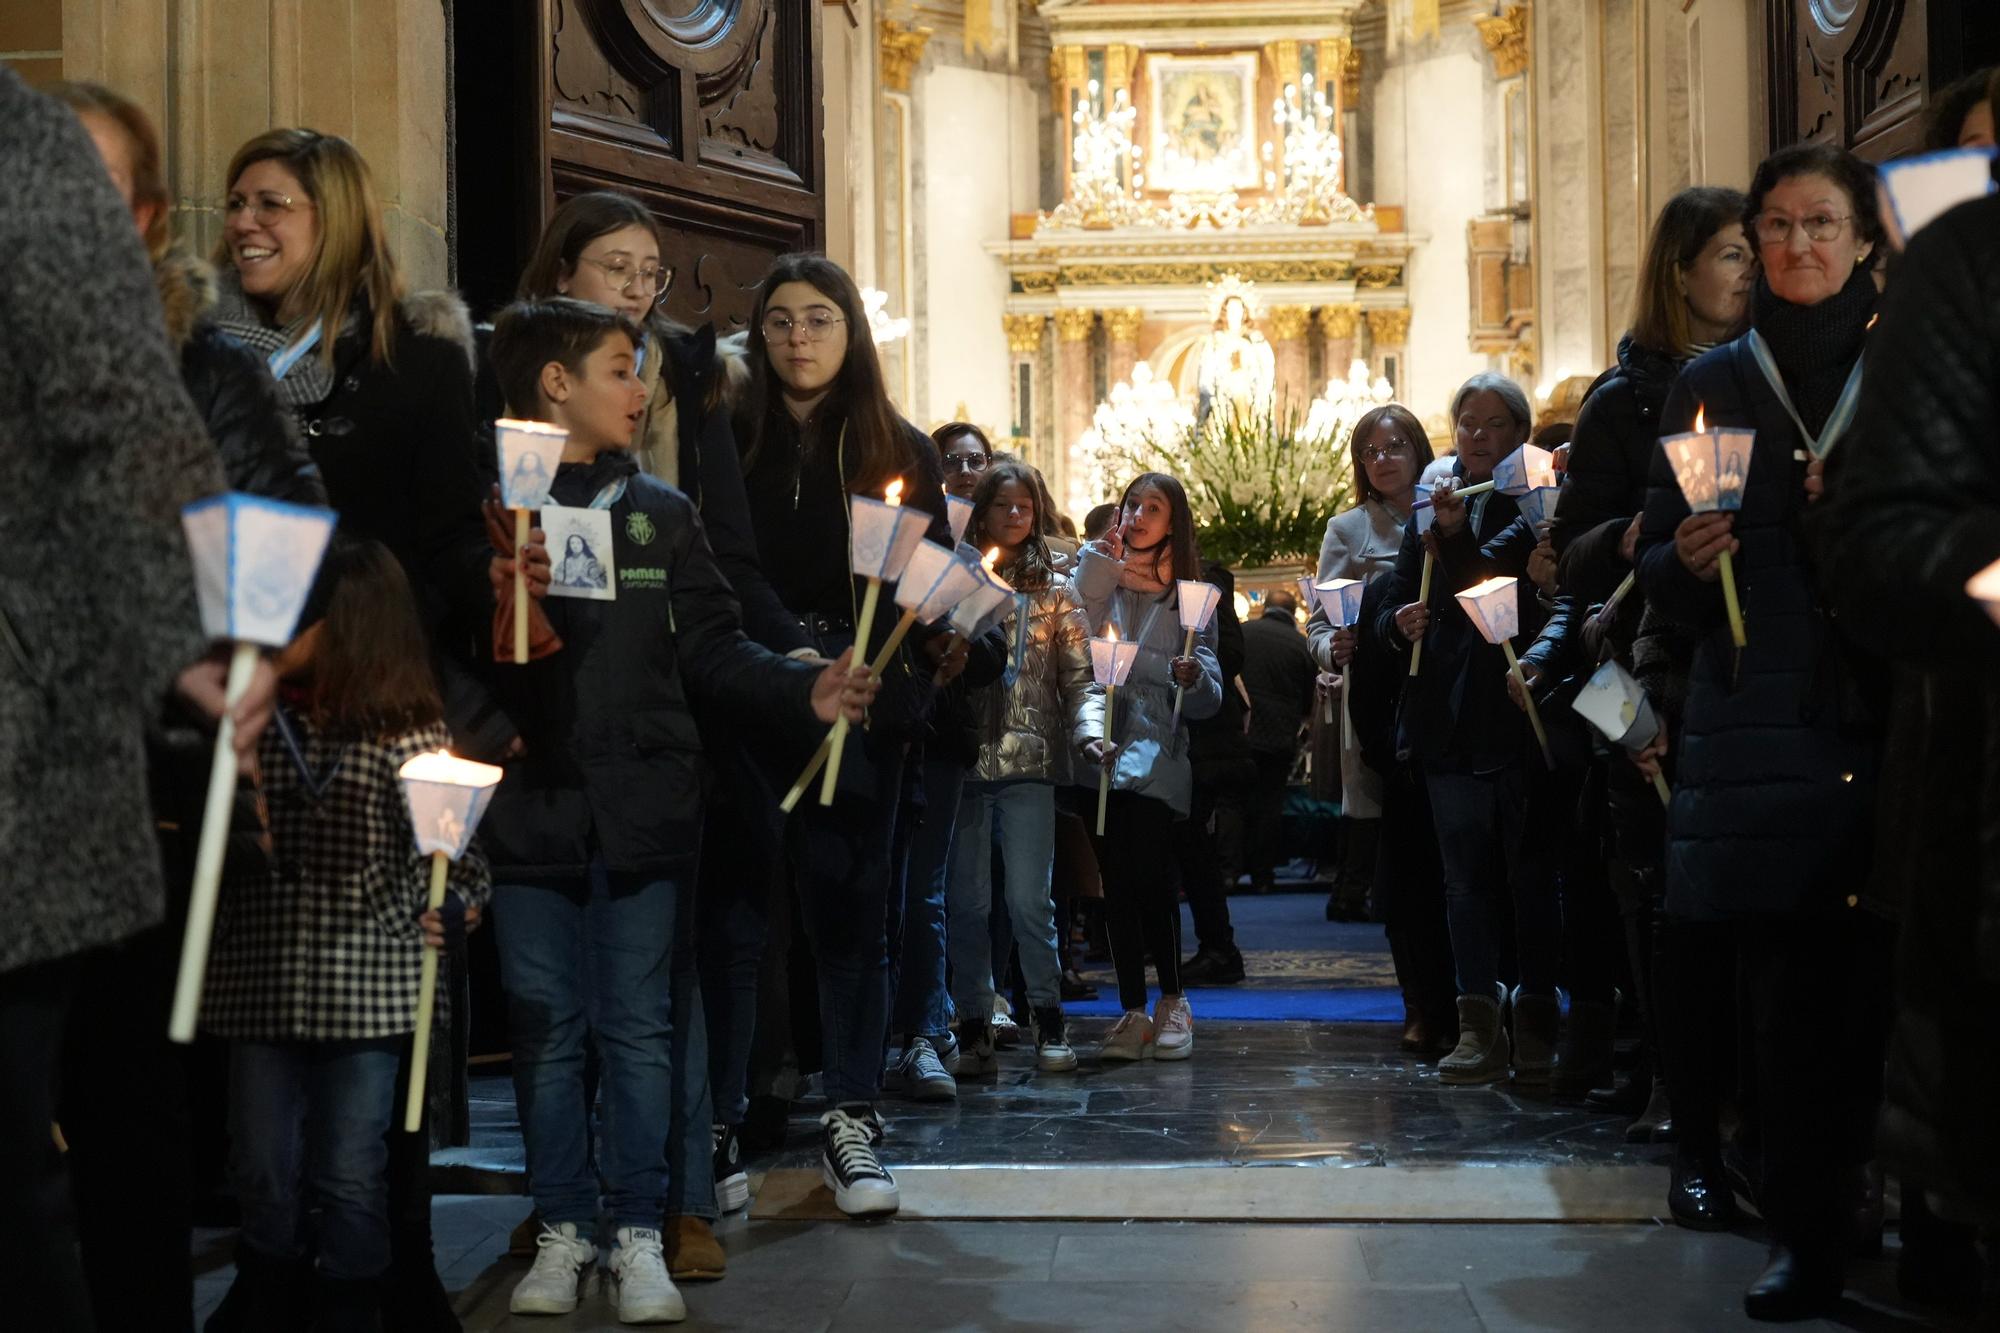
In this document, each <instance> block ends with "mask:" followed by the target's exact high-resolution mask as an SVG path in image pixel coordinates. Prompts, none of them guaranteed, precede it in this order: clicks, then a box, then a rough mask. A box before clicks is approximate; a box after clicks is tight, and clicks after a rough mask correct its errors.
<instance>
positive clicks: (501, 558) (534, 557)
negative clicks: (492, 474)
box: [481, 486, 555, 598]
mask: <svg viewBox="0 0 2000 1333" xmlns="http://www.w3.org/2000/svg"><path fill="white" fill-rule="evenodd" d="M481 509H482V511H483V512H484V514H485V516H486V539H487V540H488V541H490V542H492V543H493V550H494V552H495V555H494V557H493V560H492V562H491V563H490V564H489V565H488V566H487V568H486V578H487V581H488V582H490V583H491V584H492V585H493V595H494V596H495V597H511V596H513V595H514V561H515V560H516V559H517V558H518V559H520V560H522V561H525V562H526V564H527V570H528V596H530V597H537V598H539V597H546V596H548V595H549V579H550V578H551V577H552V576H553V574H554V572H555V571H554V568H553V566H552V565H551V564H550V563H549V546H548V542H549V535H548V534H547V533H546V532H544V531H542V529H540V528H530V529H529V530H528V544H527V545H526V546H523V547H522V548H521V550H520V551H519V553H518V554H517V553H516V552H515V550H514V523H513V517H512V511H510V510H508V509H504V508H502V507H501V504H500V488H499V487H498V486H495V487H494V488H493V494H491V495H489V496H487V497H486V502H485V503H484V504H483V505H482V506H481Z"/></svg>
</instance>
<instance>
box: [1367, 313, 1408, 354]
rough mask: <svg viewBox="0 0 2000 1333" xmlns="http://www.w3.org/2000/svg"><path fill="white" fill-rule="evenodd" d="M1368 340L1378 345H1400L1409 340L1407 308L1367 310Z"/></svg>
mask: <svg viewBox="0 0 2000 1333" xmlns="http://www.w3.org/2000/svg"><path fill="white" fill-rule="evenodd" d="M1368 341H1369V342H1371V343H1373V344H1375V345H1376V346H1378V347H1401V346H1403V345H1404V344H1405V343H1407V342H1409V341H1410V312H1409V310H1408V309H1407V308H1406V309H1402V310H1371V311H1369V312H1368Z"/></svg>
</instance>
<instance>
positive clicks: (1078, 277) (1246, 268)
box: [1018, 259, 1402, 292]
mask: <svg viewBox="0 0 2000 1333" xmlns="http://www.w3.org/2000/svg"><path fill="white" fill-rule="evenodd" d="M1365 271H1366V272H1372V273H1374V274H1375V275H1376V276H1377V277H1382V275H1384V274H1386V275H1388V276H1387V277H1382V281H1380V282H1378V283H1376V284H1374V285H1376V286H1382V287H1388V286H1393V285H1394V284H1395V282H1396V281H1397V280H1398V279H1400V278H1401V277H1402V269H1401V268H1397V267H1390V266H1386V265H1384V266H1378V267H1375V268H1371V269H1369V270H1365ZM1232 273H1233V274H1235V275H1236V276H1237V277H1239V278H1241V279H1243V281H1245V282H1263V283H1294V282H1345V281H1347V280H1348V279H1349V278H1351V277H1354V276H1355V273H1354V265H1352V264H1350V263H1349V262H1348V261H1346V260H1345V259H1265V260H1249V261H1237V262H1232V263H1227V264H1217V263H1209V262H1206V261H1201V260H1171V261H1162V262H1158V263H1148V262H1140V263H1135V264H1110V263H1106V264H1070V265H1065V266H1064V267H1063V268H1062V270H1061V272H1060V273H1059V274H1058V275H1057V277H1056V280H1055V284H1056V285H1059V286H1063V287H1185V286H1188V285H1190V284H1193V283H1206V282H1220V281H1221V280H1222V279H1223V278H1224V277H1226V276H1228V275H1229V274H1232ZM1040 276H1042V275H1039V274H1027V273H1023V274H1020V275H1019V277H1018V281H1020V283H1021V290H1022V291H1023V292H1027V291H1029V290H1030V289H1029V287H1028V279H1029V278H1030V277H1040Z"/></svg>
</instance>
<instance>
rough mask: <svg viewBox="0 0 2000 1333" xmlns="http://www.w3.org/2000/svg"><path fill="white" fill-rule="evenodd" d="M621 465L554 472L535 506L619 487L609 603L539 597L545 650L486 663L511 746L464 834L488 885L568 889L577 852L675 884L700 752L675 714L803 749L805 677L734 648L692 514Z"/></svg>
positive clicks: (809, 681) (764, 653)
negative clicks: (475, 839)
mask: <svg viewBox="0 0 2000 1333" xmlns="http://www.w3.org/2000/svg"><path fill="white" fill-rule="evenodd" d="M634 467H635V465H634V463H633V461H632V459H631V456H630V455H627V454H612V455H606V456H603V457H601V458H599V459H598V460H597V461H596V462H595V463H592V464H576V463H565V464H563V465H562V466H561V467H560V468H558V469H557V471H556V478H555V482H554V484H553V485H552V487H551V488H550V495H551V497H552V498H553V499H554V500H556V501H557V502H558V503H560V504H564V505H568V506H572V507H582V506H586V505H588V504H590V502H591V500H592V499H593V497H595V496H596V495H597V494H598V493H599V491H600V490H601V489H602V488H603V487H604V486H605V485H607V484H609V483H610V482H612V481H614V480H616V479H618V478H619V477H620V476H623V477H624V478H625V490H624V493H623V495H621V496H619V497H618V498H617V499H616V500H615V501H614V502H613V503H612V505H611V509H610V513H611V530H612V563H613V565H614V567H615V569H616V571H617V573H616V583H617V593H618V596H617V598H616V599H615V600H613V601H589V600H583V599H578V598H568V597H550V598H548V599H547V600H545V601H544V602H543V603H542V605H543V607H544V608H545V610H546V611H547V612H548V617H549V623H550V624H551V625H552V626H553V627H554V629H555V632H556V633H557V634H558V635H560V636H561V638H562V641H563V646H562V649H561V651H559V652H556V653H553V654H551V655H550V656H548V657H545V658H542V659H540V660H539V661H536V662H531V663H529V664H528V665H527V666H525V667H520V666H514V665H512V664H511V663H508V664H498V665H493V666H492V667H491V668H490V673H489V676H488V680H489V684H490V687H491V688H492V690H493V692H494V695H495V697H496V698H497V699H498V700H499V702H500V706H501V707H502V709H504V710H505V712H506V713H507V715H508V717H509V718H510V719H511V720H512V721H513V724H514V726H515V728H516V729H517V730H518V731H519V733H520V736H521V739H522V741H523V742H524V743H525V745H526V747H527V748H526V754H525V755H524V757H522V758H520V759H516V760H513V761H510V762H509V763H508V764H507V776H506V778H505V779H504V780H503V781H502V782H501V784H500V790H499V791H498V792H497V793H496V794H495V795H494V798H493V807H492V809H491V810H490V811H489V812H488V814H487V816H486V819H485V821H484V822H483V823H482V824H481V825H480V837H481V840H482V842H483V843H484V844H485V847H486V854H487V856H488V858H489V859H490V860H491V861H492V863H493V870H494V874H495V876H496V878H498V879H500V880H501V881H503V882H504V881H505V880H506V879H507V878H508V877H510V876H531V877H545V876H572V875H577V874H581V873H582V872H583V871H584V869H585V868H586V867H587V866H588V865H589V863H590V860H591V857H592V855H593V852H595V853H597V854H600V855H602V856H603V858H604V860H605V862H606V864H607V865H608V866H609V867H610V869H611V870H613V871H614V872H625V873H632V874H646V875H661V876H666V875H682V874H686V873H690V872H691V871H692V870H693V869H694V862H695V855H696V852H697V851H698V849H699V846H700V830H701V777H700V763H701V742H700V739H699V737H698V736H697V734H696V731H695V720H694V715H693V713H692V711H691V710H690V708H689V695H690V693H691V692H697V691H698V692H699V693H700V695H701V697H702V699H703V700H704V707H706V708H710V709H720V710H723V711H725V712H726V713H727V714H728V715H729V716H730V717H731V718H732V719H735V720H740V723H741V725H742V726H744V727H745V728H748V729H756V728H775V729H780V730H783V731H785V732H787V733H789V734H790V735H791V736H792V737H793V738H795V739H797V740H799V741H802V742H807V743H809V744H810V743H817V741H818V738H819V736H820V734H821V732H820V730H819V729H818V728H817V726H816V724H815V722H814V719H813V714H812V702H811V695H812V685H813V679H814V676H815V675H816V669H815V668H813V667H811V666H808V665H806V664H805V663H803V662H796V661H792V660H789V659H787V658H784V657H780V656H778V655H776V654H774V653H772V652H770V651H769V650H768V649H766V648H763V647H761V646H760V645H758V644H755V643H753V642H751V641H750V640H749V639H747V638H746V637H744V634H743V631H742V619H741V614H740V612H739V611H738V609H737V603H736V597H735V595H734V593H732V592H731V590H730V587H729V583H728V581H727V580H726V579H724V578H723V576H722V570H721V568H720V566H718V565H717V563H716V561H715V557H714V556H713V555H712V554H711V553H710V551H709V549H708V541H707V538H706V536H705V535H704V533H703V531H702V525H701V519H700V517H699V515H697V514H696V513H695V511H694V505H693V502H692V501H690V500H689V499H688V498H687V497H686V496H685V495H683V494H682V493H681V492H679V491H676V490H674V489H673V488H672V487H670V486H668V485H666V484H665V483H663V482H660V481H657V480H655V479H654V478H652V477H647V476H642V475H639V474H638V473H637V472H636V471H634Z"/></svg>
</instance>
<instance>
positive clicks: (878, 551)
mask: <svg viewBox="0 0 2000 1333" xmlns="http://www.w3.org/2000/svg"><path fill="white" fill-rule="evenodd" d="M849 505H850V513H851V515H852V520H853V531H852V533H851V534H850V537H849V542H848V554H849V558H850V559H851V560H852V561H853V568H854V573H855V574H856V576H858V577H860V578H870V579H883V580H888V579H895V578H899V577H901V575H902V573H903V566H904V565H906V564H908V563H909V560H910V557H911V556H912V555H913V554H915V552H916V549H917V543H918V542H921V541H922V540H923V539H924V533H925V532H927V531H928V530H929V529H930V526H931V516H930V515H929V514H928V513H926V512H925V511H923V510H921V509H912V508H910V507H909V506H907V505H900V504H890V503H888V502H887V501H886V500H876V499H872V498H871V497H869V496H866V495H856V496H853V497H851V499H850V501H849Z"/></svg>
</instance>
